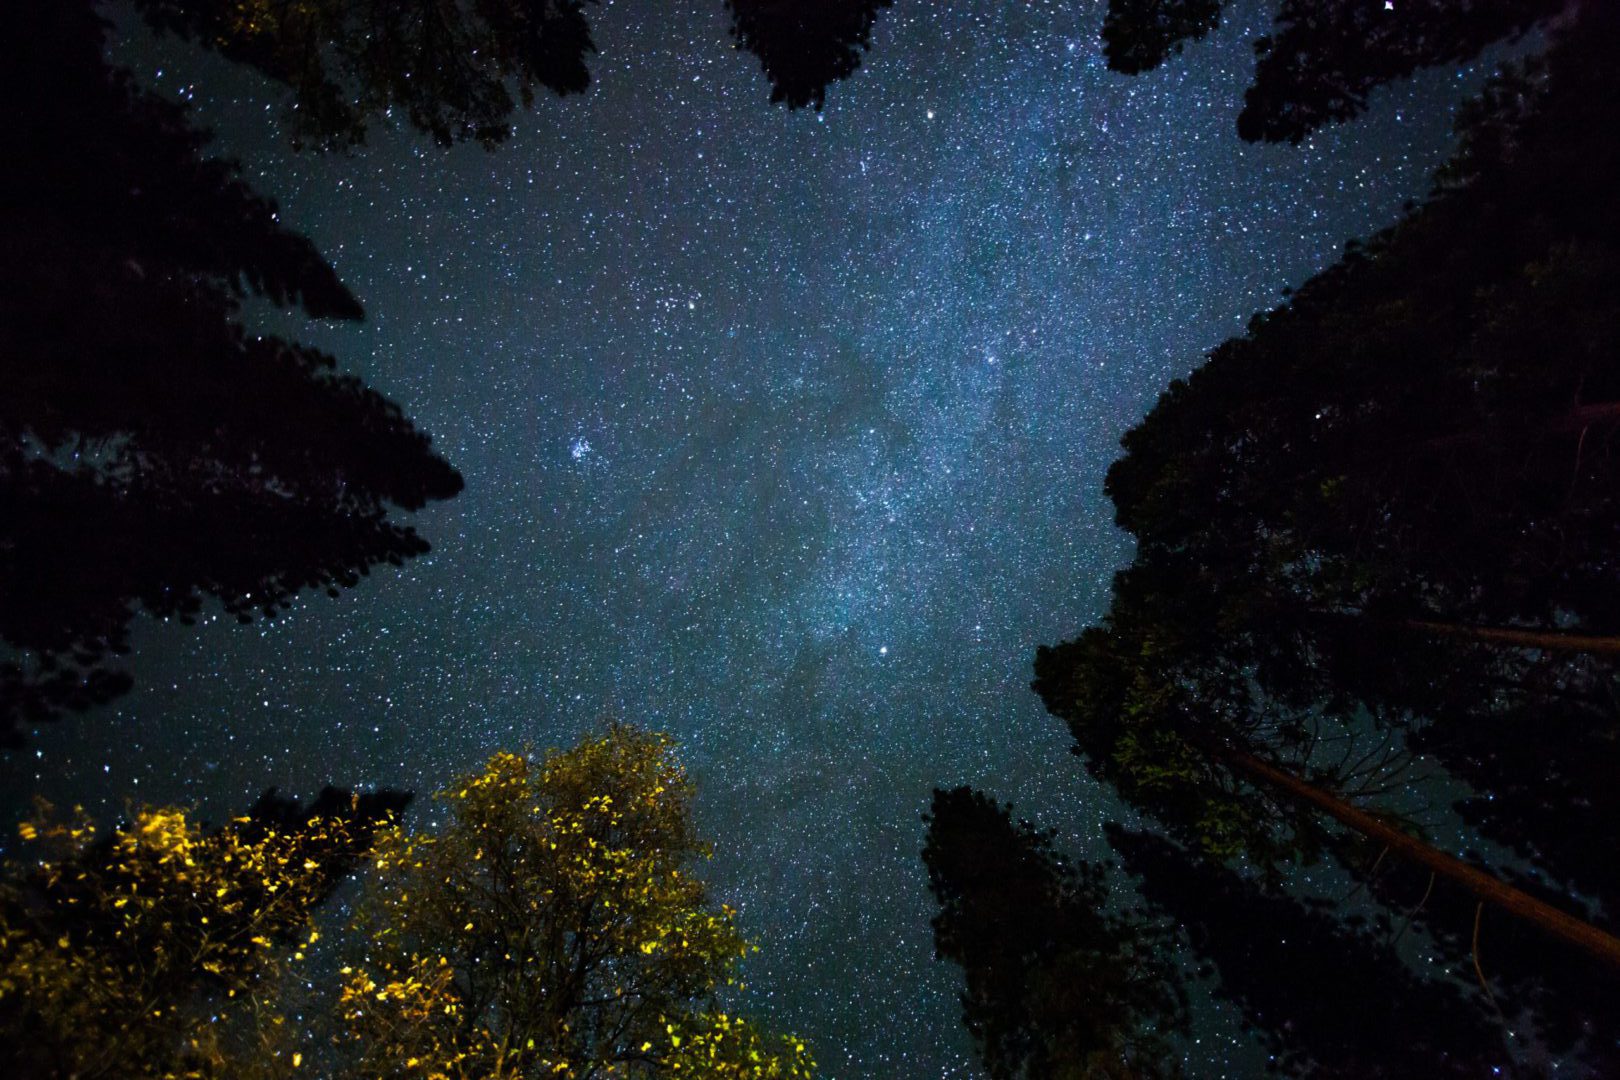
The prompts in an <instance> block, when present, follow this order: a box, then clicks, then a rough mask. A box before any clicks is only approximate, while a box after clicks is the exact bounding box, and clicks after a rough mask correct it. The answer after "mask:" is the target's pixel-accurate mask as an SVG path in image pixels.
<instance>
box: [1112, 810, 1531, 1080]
mask: <svg viewBox="0 0 1620 1080" xmlns="http://www.w3.org/2000/svg"><path fill="white" fill-rule="evenodd" d="M1107 831H1108V842H1109V845H1110V846H1111V847H1113V849H1114V850H1115V851H1116V852H1118V853H1119V855H1120V856H1121V857H1122V859H1123V869H1124V870H1125V871H1126V872H1127V873H1130V874H1132V875H1134V876H1136V877H1138V878H1140V879H1141V882H1142V885H1141V890H1142V895H1143V896H1144V898H1146V900H1147V901H1148V904H1149V906H1150V908H1151V909H1152V910H1154V911H1156V912H1158V913H1159V914H1160V915H1161V916H1162V917H1166V918H1169V919H1171V920H1173V921H1174V922H1175V923H1176V925H1178V926H1180V927H1181V928H1182V930H1183V931H1184V932H1185V933H1186V935H1187V938H1188V940H1189V941H1190V943H1191V946H1192V951H1193V953H1194V955H1195V956H1197V957H1198V959H1199V960H1201V961H1203V962H1206V963H1208V964H1209V965H1210V966H1211V967H1212V968H1213V969H1214V972H1215V973H1216V975H1217V977H1218V981H1217V983H1216V990H1215V992H1216V994H1217V996H1219V997H1223V998H1225V999H1227V1000H1230V1001H1232V1002H1234V1003H1235V1004H1237V1005H1238V1007H1239V1008H1240V1009H1241V1010H1242V1012H1243V1017H1244V1022H1245V1024H1246V1025H1247V1026H1248V1027H1249V1029H1250V1030H1251V1031H1254V1032H1256V1033H1257V1034H1258V1035H1259V1036H1260V1037H1261V1039H1262V1040H1263V1041H1264V1043H1265V1045H1266V1047H1267V1049H1268V1050H1269V1051H1270V1054H1271V1060H1270V1067H1271V1069H1272V1070H1273V1071H1275V1072H1279V1073H1283V1074H1286V1075H1303V1076H1316V1077H1346V1078H1349V1077H1402V1076H1416V1075H1422V1076H1457V1077H1475V1076H1488V1075H1491V1070H1492V1068H1505V1067H1509V1066H1510V1065H1511V1058H1510V1056H1509V1055H1508V1053H1507V1052H1506V1051H1505V1050H1504V1049H1503V1047H1502V1044H1501V1038H1502V1033H1501V1032H1499V1031H1496V1030H1494V1025H1493V1024H1492V1023H1491V1022H1490V1021H1489V1020H1488V1018H1487V1017H1488V1014H1487V1012H1486V1010H1485V1007H1484V1004H1483V1003H1482V1002H1480V1001H1479V1000H1477V997H1478V995H1474V996H1473V997H1469V996H1465V994H1464V993H1463V991H1462V990H1461V989H1459V987H1458V985H1457V984H1456V983H1455V982H1452V981H1450V980H1439V979H1428V978H1423V977H1420V976H1417V975H1415V974H1414V973H1413V972H1412V971H1411V970H1410V969H1409V968H1408V967H1407V966H1406V964H1405V962H1404V961H1403V960H1402V959H1401V957H1400V954H1399V953H1398V952H1397V950H1396V949H1395V948H1394V947H1392V945H1391V944H1390V938H1389V935H1388V934H1387V933H1386V932H1384V930H1383V929H1381V928H1378V927H1374V926H1370V925H1368V923H1367V921H1366V920H1365V919H1364V918H1358V917H1351V918H1350V919H1343V918H1340V917H1339V916H1338V915H1337V914H1336V913H1335V912H1334V911H1333V905H1332V904H1331V903H1330V902H1329V901H1325V900H1301V899H1299V898H1296V897H1294V896H1291V895H1289V894H1287V893H1284V892H1278V891H1270V890H1267V889H1265V888H1263V887H1262V886H1261V885H1260V884H1259V883H1258V882H1256V881H1254V880H1251V879H1246V878H1244V877H1241V876H1240V875H1239V874H1237V873H1235V872H1234V871H1232V870H1230V869H1227V868H1225V867H1223V866H1221V865H1219V864H1217V863H1212V862H1209V861H1208V860H1204V859H1200V858H1198V857H1197V856H1195V855H1193V854H1192V853H1190V852H1187V851H1184V850H1182V849H1180V848H1177V847H1176V846H1175V845H1174V844H1171V843H1169V842H1167V841H1165V840H1163V839H1161V838H1159V837H1156V836H1153V835H1151V834H1148V833H1143V832H1132V831H1129V830H1126V829H1123V828H1121V827H1120V826H1118V825H1114V824H1110V825H1109V826H1108V830H1107ZM1328 987H1331V990H1328ZM1350 1002H1353V1003H1354V1005H1353V1006H1351V1005H1347V1003H1350Z"/></svg>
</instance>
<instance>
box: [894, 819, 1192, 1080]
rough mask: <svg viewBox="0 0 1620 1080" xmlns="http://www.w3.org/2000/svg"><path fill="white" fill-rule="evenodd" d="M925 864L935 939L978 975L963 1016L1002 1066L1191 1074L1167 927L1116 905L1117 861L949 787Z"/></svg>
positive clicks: (1030, 1070) (989, 1061)
mask: <svg viewBox="0 0 1620 1080" xmlns="http://www.w3.org/2000/svg"><path fill="white" fill-rule="evenodd" d="M924 820H925V821H927V822H928V843H927V847H926V848H924V850H923V863H924V865H925V866H926V867H927V868H928V882H929V886H930V887H931V888H932V889H933V892H934V897H935V899H936V900H937V901H938V903H939V908H940V910H939V914H938V915H937V916H935V918H934V921H933V926H934V951H935V954H936V955H937V956H938V957H939V958H941V959H946V960H951V961H953V962H955V963H956V964H959V965H960V966H961V968H962V971H963V974H964V975H965V976H966V981H967V990H966V991H965V992H964V993H963V994H962V1016H963V1022H964V1023H965V1024H966V1025H967V1029H968V1031H969V1032H970V1033H972V1035H973V1041H974V1044H975V1046H976V1047H977V1049H978V1053H979V1059H980V1061H981V1063H982V1064H983V1065H984V1068H985V1071H986V1072H988V1073H989V1074H990V1076H992V1077H995V1078H997V1080H1003V1078H1014V1077H1029V1078H1031V1080H1034V1078H1040V1077H1070V1078H1074V1080H1080V1078H1097V1080H1102V1078H1119V1080H1125V1078H1141V1080H1146V1078H1150V1077H1159V1076H1173V1075H1178V1071H1177V1070H1176V1069H1175V1068H1174V1066H1173V1065H1171V1064H1170V1062H1169V1058H1170V1051H1169V1047H1170V1043H1169V1041H1168V1039H1167V1036H1168V1035H1169V1034H1171V1033H1173V1032H1176V1031H1182V1030H1184V1029H1185V1027H1186V1023H1187V1003H1186V998H1185V994H1184V993H1182V991H1181V986H1180V982H1179V976H1178V973H1177V972H1176V970H1175V968H1174V966H1173V961H1172V958H1171V957H1170V956H1169V955H1168V952H1169V947H1170V946H1171V945H1172V944H1173V939H1172V938H1171V937H1170V935H1169V934H1168V933H1167V932H1166V931H1165V929H1164V928H1163V927H1162V926H1160V925H1156V924H1154V923H1150V922H1148V921H1146V920H1144V919H1142V918H1140V917H1133V916H1132V915H1131V914H1129V913H1118V912H1112V911H1110V910H1108V899H1109V889H1108V885H1107V883H1106V880H1105V877H1104V872H1105V867H1103V866H1099V865H1095V864H1091V863H1085V862H1079V863H1071V862H1069V861H1068V860H1066V859H1065V858H1063V857H1062V856H1061V855H1059V854H1057V853H1056V852H1055V851H1054V850H1053V848H1052V838H1051V835H1050V834H1049V833H1042V832H1038V831H1037V830H1036V829H1035V828H1034V827H1033V826H1031V825H1030V823H1029V822H1027V821H1018V822H1014V821H1013V818H1012V812H1011V808H1010V807H1006V806H1001V805H999V804H997V803H996V802H995V800H993V799H991V798H989V797H987V796H985V795H983V794H981V793H980V792H977V791H973V790H971V789H969V788H956V789H953V790H951V791H935V792H934V798H933V806H932V809H931V811H930V813H928V814H927V815H925V816H924Z"/></svg>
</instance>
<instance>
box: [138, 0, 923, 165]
mask: <svg viewBox="0 0 1620 1080" xmlns="http://www.w3.org/2000/svg"><path fill="white" fill-rule="evenodd" d="M133 2H134V4H135V6H136V8H137V9H138V10H139V11H140V12H141V14H142V15H143V16H144V17H145V19H146V21H147V23H148V24H149V25H151V26H152V27H153V28H155V29H157V30H160V31H163V32H167V33H173V34H176V35H178V36H180V37H182V38H184V39H185V40H187V41H191V42H194V43H197V44H199V45H202V46H204V47H206V48H211V49H215V50H217V51H218V52H219V53H220V54H221V55H223V56H225V57H226V58H228V59H230V60H233V61H236V62H238V63H242V64H246V65H248V66H249V67H252V68H253V69H255V70H257V71H259V72H260V73H262V74H264V75H266V76H268V77H269V78H271V79H273V80H275V81H276V82H279V83H281V84H283V85H284V86H286V87H287V88H288V89H289V90H290V92H291V100H290V102H289V105H290V107H289V108H288V109H287V111H286V113H285V115H284V118H283V126H284V128H285V129H286V130H287V131H288V132H289V134H290V135H291V136H292V138H293V140H294V142H295V143H312V144H315V145H317V146H342V145H348V144H355V143H360V142H363V141H364V140H365V137H366V132H367V129H368V128H369V126H370V125H371V124H372V123H373V122H375V120H376V119H377V118H378V117H381V116H385V115H389V114H391V113H394V112H397V113H398V114H399V115H401V116H403V117H404V118H405V119H406V121H407V122H408V123H409V124H410V125H411V126H412V127H414V128H416V129H417V130H418V131H421V132H424V133H426V134H428V135H430V136H432V137H433V139H434V140H435V141H436V142H438V143H440V144H441V145H446V146H448V145H451V144H453V143H457V142H464V141H476V142H479V143H482V144H484V145H485V146H494V145H496V144H498V143H500V142H503V141H504V140H505V139H506V138H507V136H508V135H510V134H511V131H512V127H511V117H512V113H513V112H514V111H515V110H516V109H518V108H519V107H523V108H527V107H529V106H531V105H532V104H533V103H534V98H535V95H536V93H537V92H538V91H550V92H552V93H554V94H557V95H559V96H564V95H568V94H578V93H582V92H584V91H585V90H586V89H587V88H588V87H589V85H590V81H591V76H590V70H589V68H588V67H587V64H586V62H587V60H588V58H589V57H590V56H591V55H592V54H593V53H595V52H596V45H595V43H594V41H593V40H592V37H591V28H590V24H589V21H588V20H587V18H586V8H587V5H588V4H589V5H594V4H595V2H596V0H304V2H301V3H296V4H290V3H284V2H282V0H133ZM892 2H893V0H725V5H726V9H727V11H729V12H730V14H731V30H732V36H733V37H734V38H735V40H736V43H737V46H738V48H740V49H744V50H747V51H748V52H751V53H753V54H754V55H755V56H757V57H758V58H759V62H760V66H761V67H762V68H763V69H764V72H765V76H766V78H767V79H768V80H769V81H770V84H771V100H772V101H780V102H785V103H786V104H787V106H788V107H789V108H797V107H800V106H805V105H813V106H815V107H816V108H818V109H819V108H820V107H821V105H822V102H823V100H824V99H825V96H826V91H827V87H828V85H829V84H831V83H833V82H836V81H838V80H840V79H843V78H846V77H848V76H849V75H851V74H853V73H854V71H855V70H856V68H858V67H859V66H860V63H861V53H863V52H864V51H865V50H866V48H867V46H868V44H869V43H870V40H871V33H872V24H873V22H874V21H875V20H876V18H877V13H878V12H879V11H880V10H882V9H883V8H886V7H888V6H889V5H890V3H892Z"/></svg>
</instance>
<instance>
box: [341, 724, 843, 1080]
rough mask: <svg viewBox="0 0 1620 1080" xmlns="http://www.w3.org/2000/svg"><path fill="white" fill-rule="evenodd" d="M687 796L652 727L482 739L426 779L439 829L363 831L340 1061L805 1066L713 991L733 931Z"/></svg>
mask: <svg viewBox="0 0 1620 1080" xmlns="http://www.w3.org/2000/svg"><path fill="white" fill-rule="evenodd" d="M691 796H692V789H691V785H690V783H689V782H688V781H687V779H686V776H685V773H684V771H683V770H682V769H681V768H680V766H679V765H678V764H677V763H676V762H675V760H674V758H673V756H672V754H671V750H670V744H669V741H668V740H667V739H666V738H664V737H662V736H659V735H652V734H647V733H643V732H640V731H637V730H634V729H632V728H628V727H624V726H617V725H616V726H614V727H612V728H610V729H609V730H608V731H607V733H606V734H604V735H602V736H600V737H597V738H588V739H586V740H584V741H583V742H581V743H580V744H579V745H578V746H576V747H574V748H573V749H571V750H568V751H553V752H551V753H550V754H548V755H547V756H546V757H545V758H544V759H542V760H538V761H534V760H530V759H527V758H524V757H520V756H518V755H516V754H510V753H500V754H496V755H495V756H493V757H491V758H490V760H489V761H488V763H487V764H486V765H485V766H484V768H483V770H482V771H481V772H477V773H474V774H472V775H470V776H466V777H463V778H462V779H460V780H458V781H456V782H454V783H452V784H451V785H450V786H449V787H447V788H446V789H445V790H444V791H442V792H440V794H439V798H440V799H441V800H442V801H443V803H444V804H445V806H446V809H447V813H448V820H447V821H446V823H445V825H444V826H443V827H442V828H441V829H438V830H437V831H435V832H431V833H421V834H407V833H405V832H403V831H402V830H395V831H394V832H393V833H391V834H386V835H384V836H383V837H382V838H380V841H379V844H378V852H377V858H376V875H375V877H374V878H373V880H371V881H370V882H369V883H368V887H367V890H366V894H365V897H364V898H363V900H362V902H361V908H360V914H359V916H358V920H357V928H358V929H359V930H360V931H361V933H362V935H363V940H364V943H365V944H364V958H363V959H359V960H357V961H356V962H355V963H354V965H353V966H352V967H350V968H347V969H345V972H344V974H345V977H346V978H345V984H344V989H343V998H342V1002H341V1005H340V1014H341V1023H342V1025H343V1027H344V1029H345V1031H346V1040H347V1045H348V1046H349V1048H350V1050H351V1051H352V1053H353V1056H354V1061H353V1068H354V1070H355V1072H356V1074H357V1075H362V1076H368V1077H372V1076H405V1075H415V1074H416V1072H417V1071H420V1073H421V1074H422V1075H433V1076H444V1077H465V1078H467V1080H473V1078H484V1077H513V1078H516V1077H524V1078H529V1077H534V1078H539V1077H555V1076H564V1077H588V1076H596V1075H609V1074H611V1075H615V1076H631V1077H644V1076H670V1075H675V1076H686V1075H695V1076H698V1077H715V1078H717V1080H718V1078H720V1077H727V1078H737V1080H750V1078H758V1080H766V1078H780V1080H795V1078H800V1077H808V1076H810V1075H811V1070H812V1068H813V1064H812V1062H811V1060H810V1058H809V1056H808V1054H807V1053H806V1051H805V1048H804V1044H803V1043H802V1042H799V1041H798V1040H795V1039H792V1038H788V1037H784V1036H779V1035H769V1034H766V1033H764V1032H761V1031H760V1030H759V1029H758V1028H756V1027H755V1026H754V1025H753V1024H751V1023H749V1022H748V1021H747V1020H745V1019H743V1018H740V1017H737V1016H733V1015H729V1014H728V1013H726V1012H725V1011H723V1010H722V1008H721V1007H720V1003H719V1001H718V999H717V993H718V991H720V990H721V989H722V988H724V987H725V986H727V985H729V984H730V983H731V981H732V979H733V976H734V974H735V969H736V964H737V962H738V961H739V960H740V959H741V958H742V956H743V955H744V954H745V953H746V952H747V951H748V950H749V948H750V947H749V946H748V945H747V943H746V942H745V941H744V939H743V937H742V936H741V934H740V933H739V932H738V930H737V927H736V913H735V912H734V911H732V910H731V909H730V908H728V907H725V906H719V907H718V908H717V907H716V906H715V905H713V904H712V903H711V902H710V900H709V897H708V890H707V888H706V887H705V886H704V884H703V882H702V881H701V880H699V879H698V878H697V877H695V876H693V874H692V872H691V869H690V864H691V863H692V862H693V861H694V860H695V859H697V858H700V857H703V856H704V855H705V854H706V853H707V846H706V845H705V844H704V843H703V842H702V841H701V840H699V839H698V838H697V837H696V835H695V834H694V833H693V831H692V821H691Z"/></svg>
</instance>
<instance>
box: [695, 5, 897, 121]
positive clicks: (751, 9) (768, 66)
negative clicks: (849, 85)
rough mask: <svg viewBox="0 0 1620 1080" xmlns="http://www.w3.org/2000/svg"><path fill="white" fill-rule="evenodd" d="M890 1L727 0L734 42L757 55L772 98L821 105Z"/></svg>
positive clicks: (855, 61) (851, 68)
mask: <svg viewBox="0 0 1620 1080" xmlns="http://www.w3.org/2000/svg"><path fill="white" fill-rule="evenodd" d="M893 2H894V0H725V3H726V10H727V11H729V12H730V13H731V33H732V36H733V37H734V38H735V39H736V41H737V47H738V48H740V49H746V50H747V51H748V52H751V53H753V54H754V55H755V56H757V57H759V64H760V67H761V68H762V69H763V70H764V72H765V77H766V78H767V79H769V80H770V84H771V100H772V101H780V102H784V103H785V104H786V105H787V106H788V108H790V109H793V108H798V107H800V106H805V105H813V106H815V107H816V108H817V109H819V108H821V106H822V103H823V101H824V100H825V99H826V93H827V87H828V86H829V85H830V84H832V83H834V82H837V81H838V80H840V79H845V78H848V77H849V76H850V75H852V74H854V72H855V69H856V68H858V67H860V66H861V54H862V53H863V52H865V51H866V49H867V47H868V46H869V45H870V44H871V40H872V24H873V23H874V22H875V21H876V20H877V15H878V12H879V11H882V10H883V9H885V8H887V7H888V6H889V5H890V4H892V3H893Z"/></svg>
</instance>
